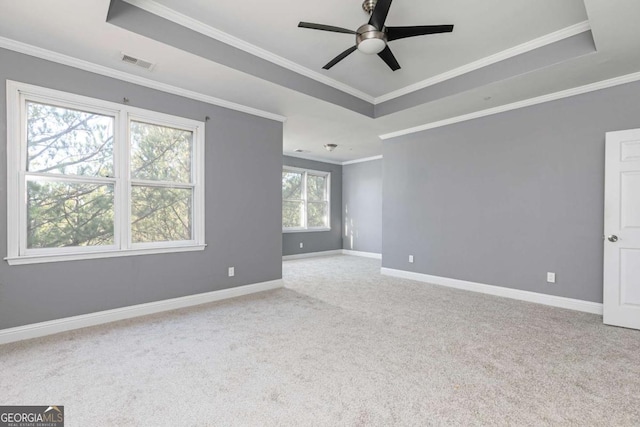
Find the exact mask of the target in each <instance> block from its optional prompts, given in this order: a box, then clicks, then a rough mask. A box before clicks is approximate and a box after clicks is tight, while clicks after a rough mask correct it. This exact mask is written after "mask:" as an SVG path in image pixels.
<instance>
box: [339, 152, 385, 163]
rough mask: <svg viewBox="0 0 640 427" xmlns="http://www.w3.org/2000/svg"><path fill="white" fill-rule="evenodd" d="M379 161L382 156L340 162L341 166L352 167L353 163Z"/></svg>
mask: <svg viewBox="0 0 640 427" xmlns="http://www.w3.org/2000/svg"><path fill="white" fill-rule="evenodd" d="M380 159H382V154H381V155H379V156H372V157H363V158H362V159H355V160H348V161H346V162H342V166H346V165H353V164H355V163H364V162H370V161H373V160H380Z"/></svg>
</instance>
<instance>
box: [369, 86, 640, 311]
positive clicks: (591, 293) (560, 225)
mask: <svg viewBox="0 0 640 427" xmlns="http://www.w3.org/2000/svg"><path fill="white" fill-rule="evenodd" d="M638 100H640V83H632V84H627V85H623V86H618V87H615V88H611V89H606V90H601V91H597V92H592V93H588V94H584V95H580V96H575V97H571V98H566V99H562V100H558V101H555V102H550V103H545V104H540V105H536V106H532V107H528V108H524V109H519V110H514V111H510V112H506V113H502V114H499V115H495V116H489V117H484V118H480V119H476V120H472V121H467V122H463V123H458V124H454V125H451V126H446V127H442V128H437V129H432V130H429V131H425V132H421V133H416V134H412V135H406V136H403V137H399V138H395V139H393V140H389V141H386V142H385V144H384V183H383V196H384V206H383V226H382V230H383V261H382V263H383V266H384V267H388V268H394V269H401V270H407V271H414V272H419V273H425V274H430V275H435V276H444V277H450V278H455V279H462V280H468V281H474V282H480V283H486V284H492V285H498V286H505V287H510V288H516V289H523V290H528V291H534V292H540V293H546V294H551V295H560V296H564V297H570V298H577V299H582V300H587V301H594V302H601V301H602V270H603V268H602V262H603V260H602V257H603V240H602V234H603V209H604V141H605V132H607V131H613V130H621V129H629V128H639V127H640V102H639V101H638ZM409 254H413V255H414V256H415V263H414V264H409V263H408V255H409ZM547 271H552V272H555V273H556V274H557V283H556V284H548V283H546V277H545V275H546V272H547Z"/></svg>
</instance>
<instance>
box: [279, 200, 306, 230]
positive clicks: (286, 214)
mask: <svg viewBox="0 0 640 427" xmlns="http://www.w3.org/2000/svg"><path fill="white" fill-rule="evenodd" d="M303 208H304V203H303V202H302V201H300V202H288V201H284V202H282V227H283V228H292V227H296V228H297V227H304V224H303V223H302V210H303Z"/></svg>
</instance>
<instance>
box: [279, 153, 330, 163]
mask: <svg viewBox="0 0 640 427" xmlns="http://www.w3.org/2000/svg"><path fill="white" fill-rule="evenodd" d="M282 154H283V155H285V156H289V157H296V158H298V159H304V160H312V161H314V162H321V163H331V164H332V165H340V166H342V162H339V161H337V160H330V159H324V158H322V157H316V156H309V155H306V154H302V153H282Z"/></svg>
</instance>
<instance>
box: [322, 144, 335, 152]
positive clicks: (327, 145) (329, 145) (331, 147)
mask: <svg viewBox="0 0 640 427" xmlns="http://www.w3.org/2000/svg"><path fill="white" fill-rule="evenodd" d="M324 148H325V149H326V150H327V151H333V150H335V149H336V148H338V144H324Z"/></svg>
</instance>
